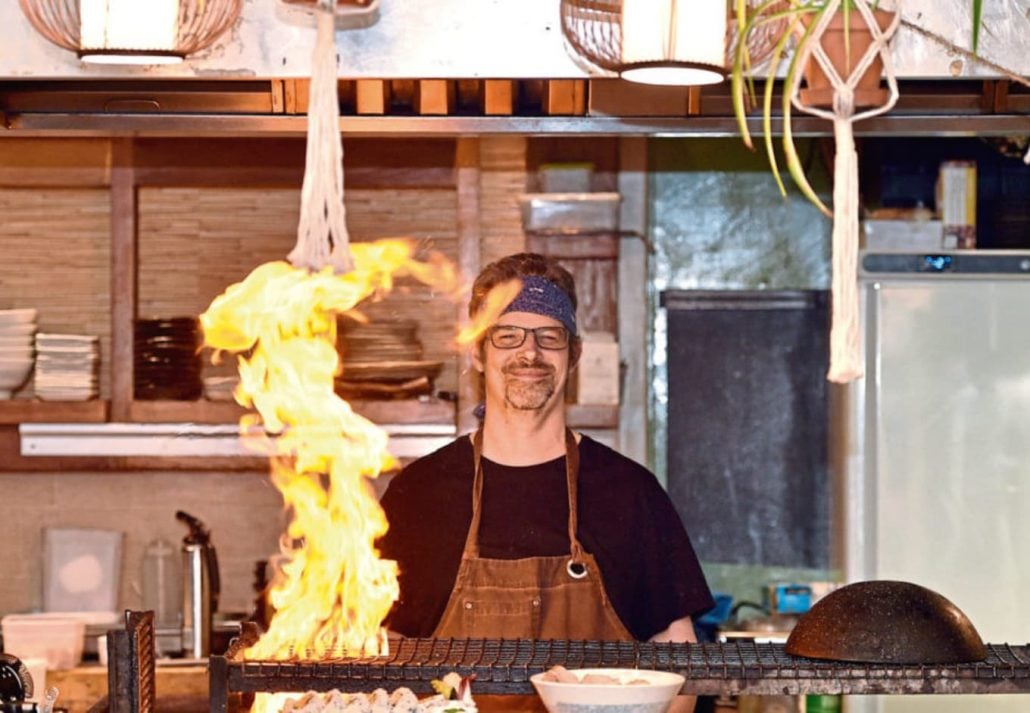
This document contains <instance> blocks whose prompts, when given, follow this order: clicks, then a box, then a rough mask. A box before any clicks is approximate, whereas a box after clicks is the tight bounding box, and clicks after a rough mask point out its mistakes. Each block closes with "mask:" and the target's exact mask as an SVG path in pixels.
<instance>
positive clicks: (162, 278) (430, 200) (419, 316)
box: [139, 188, 457, 391]
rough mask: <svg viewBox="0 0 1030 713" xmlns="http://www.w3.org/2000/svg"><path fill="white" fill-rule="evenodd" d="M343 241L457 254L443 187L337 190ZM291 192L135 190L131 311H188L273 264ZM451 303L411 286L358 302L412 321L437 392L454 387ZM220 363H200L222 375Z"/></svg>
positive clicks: (286, 233)
mask: <svg viewBox="0 0 1030 713" xmlns="http://www.w3.org/2000/svg"><path fill="white" fill-rule="evenodd" d="M346 201H347V225H348V229H349V231H350V234H351V239H352V240H353V241H356V242H357V241H363V240H375V239H378V238H385V237H410V238H413V239H415V240H416V241H417V242H418V245H419V247H420V249H421V250H423V251H428V250H430V249H432V250H437V251H440V252H442V253H443V254H444V255H445V256H446V257H448V258H449V259H450V260H452V261H453V260H455V259H456V254H457V227H456V225H457V204H456V192H455V191H454V190H453V189H367V190H353V189H352V190H349V191H348V192H347V194H346ZM299 209H300V194H299V191H297V190H292V189H248V188H143V189H140V194H139V214H140V230H139V233H140V237H139V254H140V260H139V314H140V316H147V317H153V316H157V317H168V316H177V315H197V314H200V313H201V312H203V311H204V310H205V309H206V308H207V307H208V305H210V303H211V301H212V300H213V299H214V298H215V297H216V296H218V295H219V294H221V292H223V291H224V290H225V288H226V287H228V286H229V285H230V284H232V283H234V282H238V281H240V280H242V279H244V278H245V277H246V276H247V275H248V274H249V273H250V272H251V271H252V270H253V269H254V268H255V267H257V266H258V265H260V264H262V263H264V262H268V261H271V260H283V259H285V258H286V255H287V254H288V253H289V251H290V250H291V249H292V247H293V245H294V243H295V242H296V230H297V222H298V216H299ZM456 309H457V307H456V305H455V304H454V303H453V302H451V301H450V300H448V299H446V298H444V297H438V296H434V294H433V292H432V291H431V290H430V289H429V288H426V287H424V286H422V285H420V284H418V283H414V282H411V281H408V280H402V281H400V283H399V284H398V287H397V289H396V290H395V293H394V294H392V295H390V296H388V297H386V298H385V299H384V300H382V301H381V302H377V303H369V304H367V306H365V307H364V308H363V310H364V311H365V312H366V314H368V316H369V317H371V318H373V319H414V320H417V321H418V322H419V324H420V329H419V337H420V339H421V341H422V343H423V347H424V350H425V354H424V358H426V359H433V360H443V361H445V362H446V365H445V368H444V371H443V372H442V373H441V375H440V378H439V379H438V380H437V382H436V388H437V389H438V390H449V391H453V390H454V389H456V388H457V369H456V367H455V365H454V363H453V359H451V358H450V357H452V356H453V355H454V349H455V348H454V344H453V342H454V329H455V324H456V317H457V312H456ZM226 370H227V367H226V366H223V367H221V368H215V367H211V366H207V367H205V373H208V374H210V373H224V372H225V371H226Z"/></svg>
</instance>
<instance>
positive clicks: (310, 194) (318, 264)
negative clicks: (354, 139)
mask: <svg viewBox="0 0 1030 713" xmlns="http://www.w3.org/2000/svg"><path fill="white" fill-rule="evenodd" d="M335 5H336V2H335V0H318V3H317V7H316V9H315V15H316V17H317V23H318V28H317V36H316V40H315V51H314V54H313V56H312V59H311V91H310V99H309V104H308V143H307V153H306V155H305V160H304V185H303V188H302V189H301V195H300V222H299V223H298V225H297V244H296V245H295V246H294V248H293V250H291V251H290V254H289V255H288V259H289V261H290V262H291V263H292V264H293V265H295V266H296V267H303V268H307V269H309V270H321V269H322V268H324V267H326V266H328V265H331V266H332V267H333V270H334V271H335V272H337V273H342V272H349V271H350V270H351V269H352V268H353V260H352V258H351V253H350V236H349V235H348V234H347V220H346V212H345V209H344V205H343V140H342V138H341V136H340V104H339V97H338V93H337V89H336V81H337V76H336V75H337V71H336V24H335Z"/></svg>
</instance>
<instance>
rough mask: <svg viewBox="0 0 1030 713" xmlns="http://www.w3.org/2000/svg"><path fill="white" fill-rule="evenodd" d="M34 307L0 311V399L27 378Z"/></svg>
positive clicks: (7, 396)
mask: <svg viewBox="0 0 1030 713" xmlns="http://www.w3.org/2000/svg"><path fill="white" fill-rule="evenodd" d="M35 333H36V310H34V309H4V310H0V399H9V398H11V396H12V395H13V394H14V392H15V391H17V390H18V389H19V388H21V386H22V384H24V383H25V381H26V380H27V379H28V377H29V372H31V371H32V364H33V361H34V359H33V355H34V349H33V335H34V334H35Z"/></svg>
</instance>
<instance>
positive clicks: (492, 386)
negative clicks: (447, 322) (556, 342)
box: [473, 312, 570, 413]
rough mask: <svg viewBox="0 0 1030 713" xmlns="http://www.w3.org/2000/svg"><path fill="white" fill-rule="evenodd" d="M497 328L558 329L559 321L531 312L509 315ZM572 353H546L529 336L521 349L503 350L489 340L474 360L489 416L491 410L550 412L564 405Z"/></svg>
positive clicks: (502, 319) (550, 351) (565, 351)
mask: <svg viewBox="0 0 1030 713" xmlns="http://www.w3.org/2000/svg"><path fill="white" fill-rule="evenodd" d="M495 326H501V327H503V326H516V327H524V328H526V329H535V328H537V327H558V328H561V327H562V324H561V322H559V321H558V320H556V319H552V318H551V317H545V316H543V315H539V314H533V313H531V312H508V313H507V314H503V315H501V317H500V318H499V319H498V320H497V324H496V325H495ZM569 353H570V349H569V347H568V346H566V347H565V348H563V349H543V348H541V347H540V345H539V344H538V343H537V340H536V337H535V336H534V335H533V334H532V333H529V334H526V340H525V341H524V342H523V343H522V344H521V345H519V346H518V347H515V348H512V349H500V348H498V347H495V346H494V345H493V344H492V343H491V341H490V338H489V337H487V338H486V339H485V340H484V342H483V346H482V350H481V351H480V353H479V354H475V355H474V356H473V364H474V365H475V368H476V369H477V370H478V371H480V372H482V373H483V376H484V381H485V387H486V389H485V390H486V404H487V412H488V413H489V412H490V409H502V408H503V409H514V410H517V411H547V410H550V409H551V408H553V407H554V406H555V405H560V404H561V403H562V402H563V401H564V395H565V382H566V381H567V379H568V375H569V366H570V364H569Z"/></svg>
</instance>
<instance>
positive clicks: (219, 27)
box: [18, 0, 243, 64]
mask: <svg viewBox="0 0 1030 713" xmlns="http://www.w3.org/2000/svg"><path fill="white" fill-rule="evenodd" d="M18 3H19V4H20V5H21V9H22V12H24V13H25V17H26V18H28V20H29V22H30V23H32V26H33V27H34V28H35V29H36V31H37V32H39V33H40V34H41V35H43V37H45V38H46V39H47V40H49V41H50V42H53V43H54V44H55V45H57V46H58V47H61V48H63V49H66V50H70V51H72V52H75V53H76V54H77V55H78V56H79V58H80V59H81V60H82V61H84V62H100V63H107V64H170V63H173V62H179V61H182V59H183V58H185V57H186V56H188V55H191V54H193V53H195V52H199V51H200V50H202V49H205V48H206V47H208V46H210V45H211V44H212V43H213V42H214V41H215V40H216V39H218V37H219V36H220V35H221V34H222V33H224V32H225V31H226V30H228V29H229V28H230V27H232V25H233V24H234V23H235V22H236V19H237V18H238V17H239V15H240V10H241V8H242V7H243V0H18Z"/></svg>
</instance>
